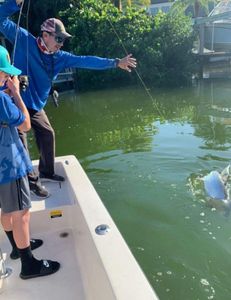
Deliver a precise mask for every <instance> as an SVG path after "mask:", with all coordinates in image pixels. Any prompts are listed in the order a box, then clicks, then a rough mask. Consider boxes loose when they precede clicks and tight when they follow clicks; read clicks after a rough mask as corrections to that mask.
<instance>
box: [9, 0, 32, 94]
mask: <svg viewBox="0 0 231 300" xmlns="http://www.w3.org/2000/svg"><path fill="white" fill-rule="evenodd" d="M23 7H24V1H22V4H21V6H20V10H19V16H18V21H17V25H16V34H15V41H14V47H13V52H12V65H14V62H15V52H16V47H17V42H18V34H19V26H20V22H21V18H22V11H23ZM29 9H30V0H28V6H27V12H26V28H27V31H28V27H29ZM26 53H27V59H26V62H27V66H26V70H27V71H26V74H25V75H20V76H19V83H20V88H21V89H22V91H24V92H25V91H26V89H27V87H28V85H29V80H28V73H29V59H28V53H29V42H28V37H27V45H26Z"/></svg>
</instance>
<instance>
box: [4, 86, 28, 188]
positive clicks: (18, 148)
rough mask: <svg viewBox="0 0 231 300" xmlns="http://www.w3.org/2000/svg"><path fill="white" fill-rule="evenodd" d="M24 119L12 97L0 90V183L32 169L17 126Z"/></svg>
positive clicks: (14, 178) (25, 173)
mask: <svg viewBox="0 0 231 300" xmlns="http://www.w3.org/2000/svg"><path fill="white" fill-rule="evenodd" d="M24 120H25V116H24V115H23V113H22V112H21V110H20V109H19V108H18V107H17V106H16V105H15V104H14V103H13V102H12V99H11V98H10V97H9V96H8V95H7V94H5V93H4V92H1V91H0V184H5V183H8V182H11V181H14V180H16V179H18V178H21V177H23V176H25V175H27V173H29V172H30V171H31V170H32V163H31V161H30V158H29V156H28V153H27V151H26V149H25V147H24V146H23V144H22V141H21V140H20V138H19V135H18V131H17V127H18V126H19V125H21V124H22V123H23V122H24Z"/></svg>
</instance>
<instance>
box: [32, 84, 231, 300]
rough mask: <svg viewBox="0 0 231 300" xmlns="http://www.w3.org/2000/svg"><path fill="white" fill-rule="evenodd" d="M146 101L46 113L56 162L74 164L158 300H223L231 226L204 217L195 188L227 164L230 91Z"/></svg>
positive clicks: (120, 95)
mask: <svg viewBox="0 0 231 300" xmlns="http://www.w3.org/2000/svg"><path fill="white" fill-rule="evenodd" d="M150 92H151V94H152V96H153V100H151V99H150V98H149V97H148V96H147V94H146V93H145V91H144V89H143V88H140V87H129V88H122V89H112V90H106V91H96V92H89V93H81V94H75V93H67V94H64V95H62V96H61V100H60V107H59V108H58V109H56V108H55V107H54V106H53V105H52V103H49V104H48V105H47V109H46V111H47V113H48V115H49V117H50V120H51V123H52V124H53V126H54V128H55V131H56V140H57V141H56V145H57V156H60V155H66V154H74V155H76V156H77V157H78V159H79V160H80V162H81V164H82V166H83V167H84V169H85V171H86V172H87V174H88V176H89V177H90V179H91V181H92V183H93V184H94V186H95V188H96V190H97V191H98V193H99V195H100V196H101V198H102V200H103V202H104V204H105V206H106V207H107V209H108V211H109V212H110V214H111V215H112V217H113V219H114V221H115V222H116V224H117V226H118V228H119V229H120V231H121V233H122V234H123V236H124V238H125V239H126V241H127V243H128V245H129V247H130V249H131V250H132V252H133V254H134V255H135V257H136V259H137V260H138V262H139V264H140V265H141V267H142V269H143V271H144V272H145V274H146V276H147V278H148V279H149V281H150V283H151V284H152V286H153V287H154V289H155V291H156V292H157V294H158V296H159V297H160V299H161V300H191V299H192V300H197V299H200V300H203V299H218V300H226V299H227V300H228V299H230V295H231V284H230V277H229V275H230V274H231V271H230V270H231V220H230V216H229V215H227V214H224V211H223V210H222V208H221V209H214V208H211V207H208V205H207V202H206V196H205V194H204V192H203V185H202V181H201V180H200V178H201V177H202V176H203V175H205V174H207V173H208V172H210V171H211V170H218V171H221V170H222V169H223V168H224V167H226V166H227V165H228V163H229V161H230V156H231V155H230V146H231V82H229V81H219V82H214V83H211V82H207V83H205V82H204V83H200V84H199V83H198V84H195V86H193V87H192V88H182V89H175V90H156V89H153V90H151V91H150ZM32 142H33V141H32ZM31 153H32V157H33V158H36V157H37V152H36V150H35V148H34V147H32V149H31ZM86 200H87V199H86ZM142 300H145V299H142Z"/></svg>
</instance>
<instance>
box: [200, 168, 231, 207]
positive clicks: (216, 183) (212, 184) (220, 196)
mask: <svg viewBox="0 0 231 300" xmlns="http://www.w3.org/2000/svg"><path fill="white" fill-rule="evenodd" d="M230 167H231V166H230V165H228V166H227V167H226V168H225V169H224V170H223V171H222V172H221V173H219V172H218V171H212V172H210V173H209V174H208V175H206V176H204V177H203V181H204V188H205V192H206V194H207V196H208V197H209V200H210V201H209V204H210V205H212V206H215V207H217V206H223V208H225V209H226V210H227V209H228V210H231V200H230V195H229V183H228V180H229V178H230V175H231V174H230Z"/></svg>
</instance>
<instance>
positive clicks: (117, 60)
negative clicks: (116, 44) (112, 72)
mask: <svg viewBox="0 0 231 300" xmlns="http://www.w3.org/2000/svg"><path fill="white" fill-rule="evenodd" d="M119 63H120V59H119V58H115V68H118V66H119Z"/></svg>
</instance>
